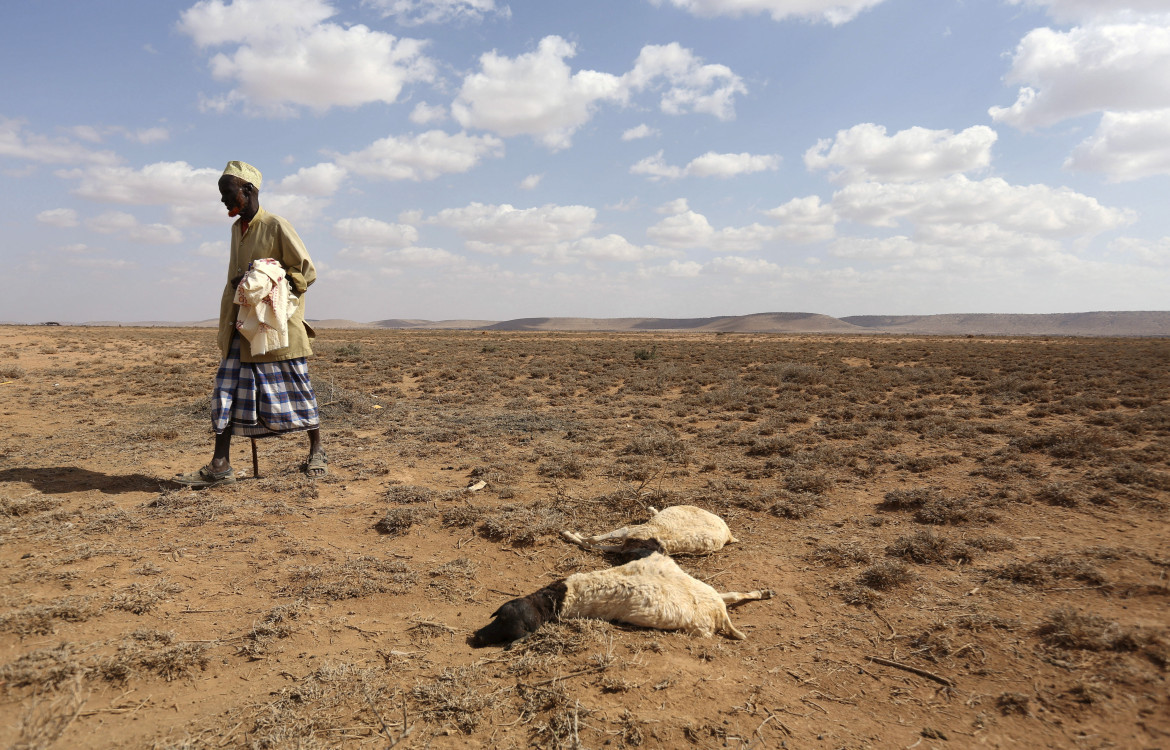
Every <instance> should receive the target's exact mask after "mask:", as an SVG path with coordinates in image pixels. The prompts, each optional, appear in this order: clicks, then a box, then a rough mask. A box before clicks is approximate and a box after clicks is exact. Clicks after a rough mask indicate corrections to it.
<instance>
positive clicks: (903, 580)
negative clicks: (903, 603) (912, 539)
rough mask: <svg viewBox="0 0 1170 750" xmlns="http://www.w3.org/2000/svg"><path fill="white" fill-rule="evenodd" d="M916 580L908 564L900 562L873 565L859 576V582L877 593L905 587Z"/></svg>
mask: <svg viewBox="0 0 1170 750" xmlns="http://www.w3.org/2000/svg"><path fill="white" fill-rule="evenodd" d="M912 580H914V574H913V573H911V572H910V568H908V567H906V563H903V562H900V561H898V560H884V561H882V562H880V563H878V564H877V565H871V566H870V567H868V568H866V569H865V570H863V571H861V574H860V575H859V576H857V582H858V583H859V584H861V585H862V586H865V587H866V588H871V589H874V590H875V591H885V590H887V589H892V588H896V587H898V586H904V585H906V584H907V583H910V581H912Z"/></svg>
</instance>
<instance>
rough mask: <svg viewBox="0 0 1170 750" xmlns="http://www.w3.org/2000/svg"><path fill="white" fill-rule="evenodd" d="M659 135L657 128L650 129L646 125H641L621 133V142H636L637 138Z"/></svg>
mask: <svg viewBox="0 0 1170 750" xmlns="http://www.w3.org/2000/svg"><path fill="white" fill-rule="evenodd" d="M656 135H659V131H658V129H657V128H652V127H650V126H649V125H647V124H646V123H642V124H641V125H638V126H636V127H632V128H630V129H629V130H626V131H624V132H623V133H622V140H623V141H636V140H638V139H639V138H651V137H653V136H656Z"/></svg>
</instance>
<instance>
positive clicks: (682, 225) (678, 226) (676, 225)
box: [646, 208, 715, 248]
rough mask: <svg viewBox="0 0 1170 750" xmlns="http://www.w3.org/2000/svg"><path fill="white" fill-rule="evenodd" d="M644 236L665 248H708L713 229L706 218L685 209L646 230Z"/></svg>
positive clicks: (713, 234)
mask: <svg viewBox="0 0 1170 750" xmlns="http://www.w3.org/2000/svg"><path fill="white" fill-rule="evenodd" d="M646 236H647V237H649V238H650V240H651V241H653V242H656V243H658V244H660V245H665V246H666V247H673V248H688V247H708V246H709V245H710V244H711V240H712V238H713V237H714V236H715V228H714V227H712V226H711V222H709V221H707V217H706V216H703V215H702V214H700V213H696V212H694V211H691V210H690V209H689V208H686V209H684V210H683V211H680V212H679V213H676V214H674V215H672V216H668V217H666V218H665V219H663V220H662V221H660V222H658V223H657V224H655V225H654V226H652V227H650V228H649V229H647V230H646Z"/></svg>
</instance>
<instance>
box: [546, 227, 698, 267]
mask: <svg viewBox="0 0 1170 750" xmlns="http://www.w3.org/2000/svg"><path fill="white" fill-rule="evenodd" d="M567 254H568V255H569V256H570V257H576V258H584V259H587V260H598V261H607V260H608V261H619V262H623V263H634V262H638V261H643V260H648V259H650V258H659V257H662V256H669V255H675V252H674V251H672V250H667V249H664V248H659V247H654V246H653V245H635V244H633V243H631V242H630V241H629V240H627V239H626V238H625V237H622V236H621V235H620V234H607V235H605V236H604V237H582V238H581V239H579V240H577V241H576V242H573V243H571V244H570V245H569V247H568V248H567Z"/></svg>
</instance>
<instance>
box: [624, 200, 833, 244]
mask: <svg viewBox="0 0 1170 750" xmlns="http://www.w3.org/2000/svg"><path fill="white" fill-rule="evenodd" d="M658 210H659V213H667V214H670V215H669V216H668V217H667V218H665V219H663V220H662V221H660V222H658V223H657V224H655V225H653V226H651V227H649V228H648V229H647V230H646V235H647V236H648V237H649V238H650V239H651V240H652V241H654V242H656V243H658V244H660V245H663V246H665V247H669V248H708V249H711V250H713V251H715V252H723V253H743V252H754V251H756V250H759V249H761V248H763V247H766V246H769V245H777V244H807V243H812V242H820V241H823V240H827V239H831V238H832V237H833V236H834V234H835V223H836V214H835V213H834V211H833V208H832V206H828V205H822V204H821V202H820V198H818V197H816V196H810V197H808V198H796V199H793V200H791V201H789V202H788V203H786V204H784V205H782V206H779V207H777V208H774V209H771V210H770V211H765V212H764V214H765V215H766V216H769V217H771V218H773V219H776V220H777V221H778V222H779V223H778V224H775V225H766V224H760V223H758V222H754V223H752V224H748V225H747V226H742V227H724V228H722V229H715V228H714V227H713V226H711V223H710V222H709V221H708V220H707V217H706V216H703V215H702V214H700V213H697V212H695V211H692V210H691V209H690V208H689V207H688V205H687V202H686V200H685V199H682V198H680V199H678V200H675V201H672V202H670V203H667V204H666V205H665V206H662V207H661V208H659V209H658Z"/></svg>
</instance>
